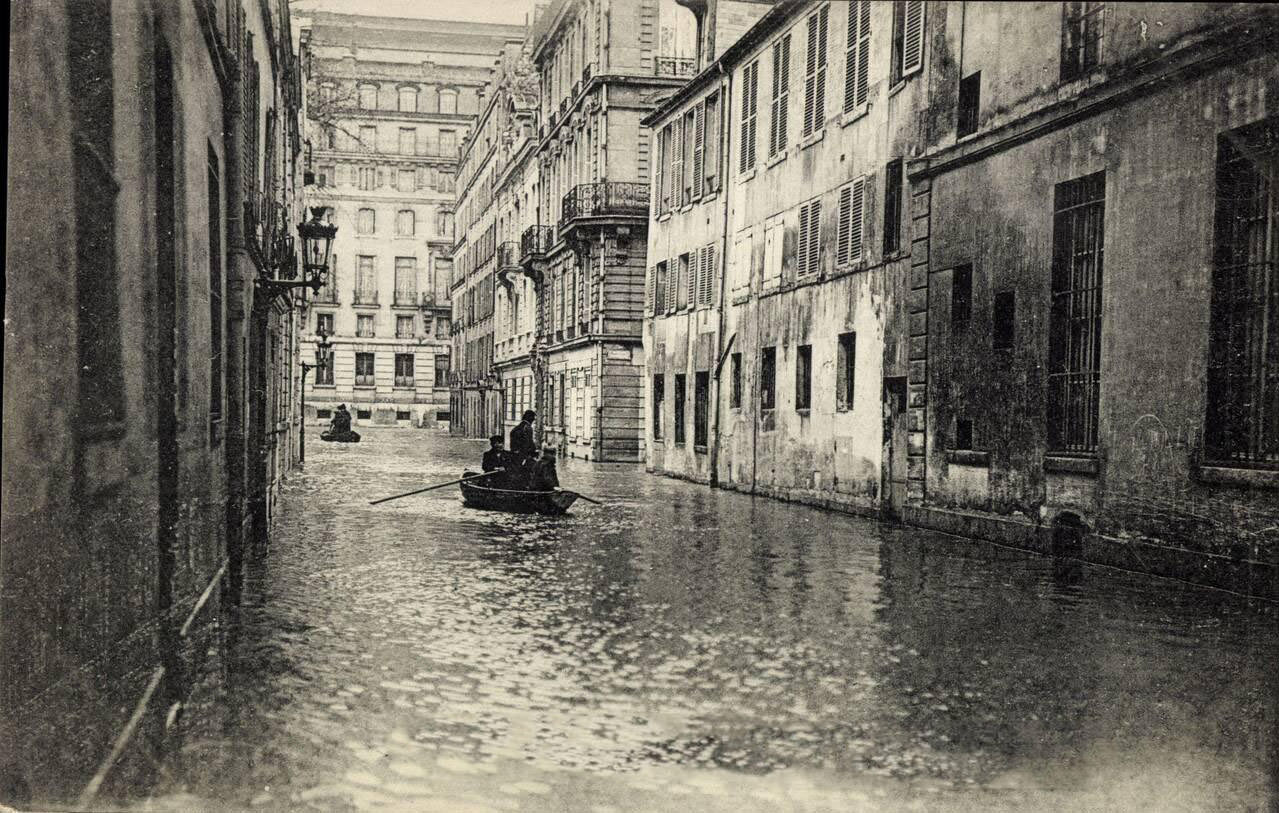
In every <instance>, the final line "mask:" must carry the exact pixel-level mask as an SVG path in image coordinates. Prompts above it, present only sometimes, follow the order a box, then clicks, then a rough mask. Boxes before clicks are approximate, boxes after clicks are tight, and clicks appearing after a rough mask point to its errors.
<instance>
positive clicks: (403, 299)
mask: <svg viewBox="0 0 1279 813" xmlns="http://www.w3.org/2000/svg"><path fill="white" fill-rule="evenodd" d="M417 303H418V297H417V291H396V292H395V298H394V300H393V301H392V302H391V307H393V308H416V307H417Z"/></svg>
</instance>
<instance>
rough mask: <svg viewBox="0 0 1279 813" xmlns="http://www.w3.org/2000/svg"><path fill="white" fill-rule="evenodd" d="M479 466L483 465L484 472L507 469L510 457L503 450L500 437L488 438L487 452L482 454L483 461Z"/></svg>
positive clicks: (502, 442)
mask: <svg viewBox="0 0 1279 813" xmlns="http://www.w3.org/2000/svg"><path fill="white" fill-rule="evenodd" d="M481 465H483V467H484V470H485V471H493V470H494V469H505V468H508V467H509V465H510V455H509V454H508V453H507V451H506V449H505V448H504V441H503V439H502V436H501V435H494V436H492V437H491V438H489V450H488V451H487V452H485V453H484V461H483V463H482V464H481Z"/></svg>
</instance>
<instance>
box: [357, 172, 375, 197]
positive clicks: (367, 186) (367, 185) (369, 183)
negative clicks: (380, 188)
mask: <svg viewBox="0 0 1279 813" xmlns="http://www.w3.org/2000/svg"><path fill="white" fill-rule="evenodd" d="M358 184H359V187H360V189H361V190H362V191H366V192H367V191H369V190H371V189H374V188H376V187H377V168H376V167H360V168H359V173H358Z"/></svg>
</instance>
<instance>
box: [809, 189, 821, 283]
mask: <svg viewBox="0 0 1279 813" xmlns="http://www.w3.org/2000/svg"><path fill="white" fill-rule="evenodd" d="M821 234H822V202H821V201H820V200H815V201H813V202H812V203H810V204H808V273H810V274H816V273H817V272H818V271H820V270H821V268H822V241H821Z"/></svg>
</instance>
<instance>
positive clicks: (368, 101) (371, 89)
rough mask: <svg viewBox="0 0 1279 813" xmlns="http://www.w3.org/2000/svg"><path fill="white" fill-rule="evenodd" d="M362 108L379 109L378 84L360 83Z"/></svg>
mask: <svg viewBox="0 0 1279 813" xmlns="http://www.w3.org/2000/svg"><path fill="white" fill-rule="evenodd" d="M360 109H361V110H377V85H360Z"/></svg>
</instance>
